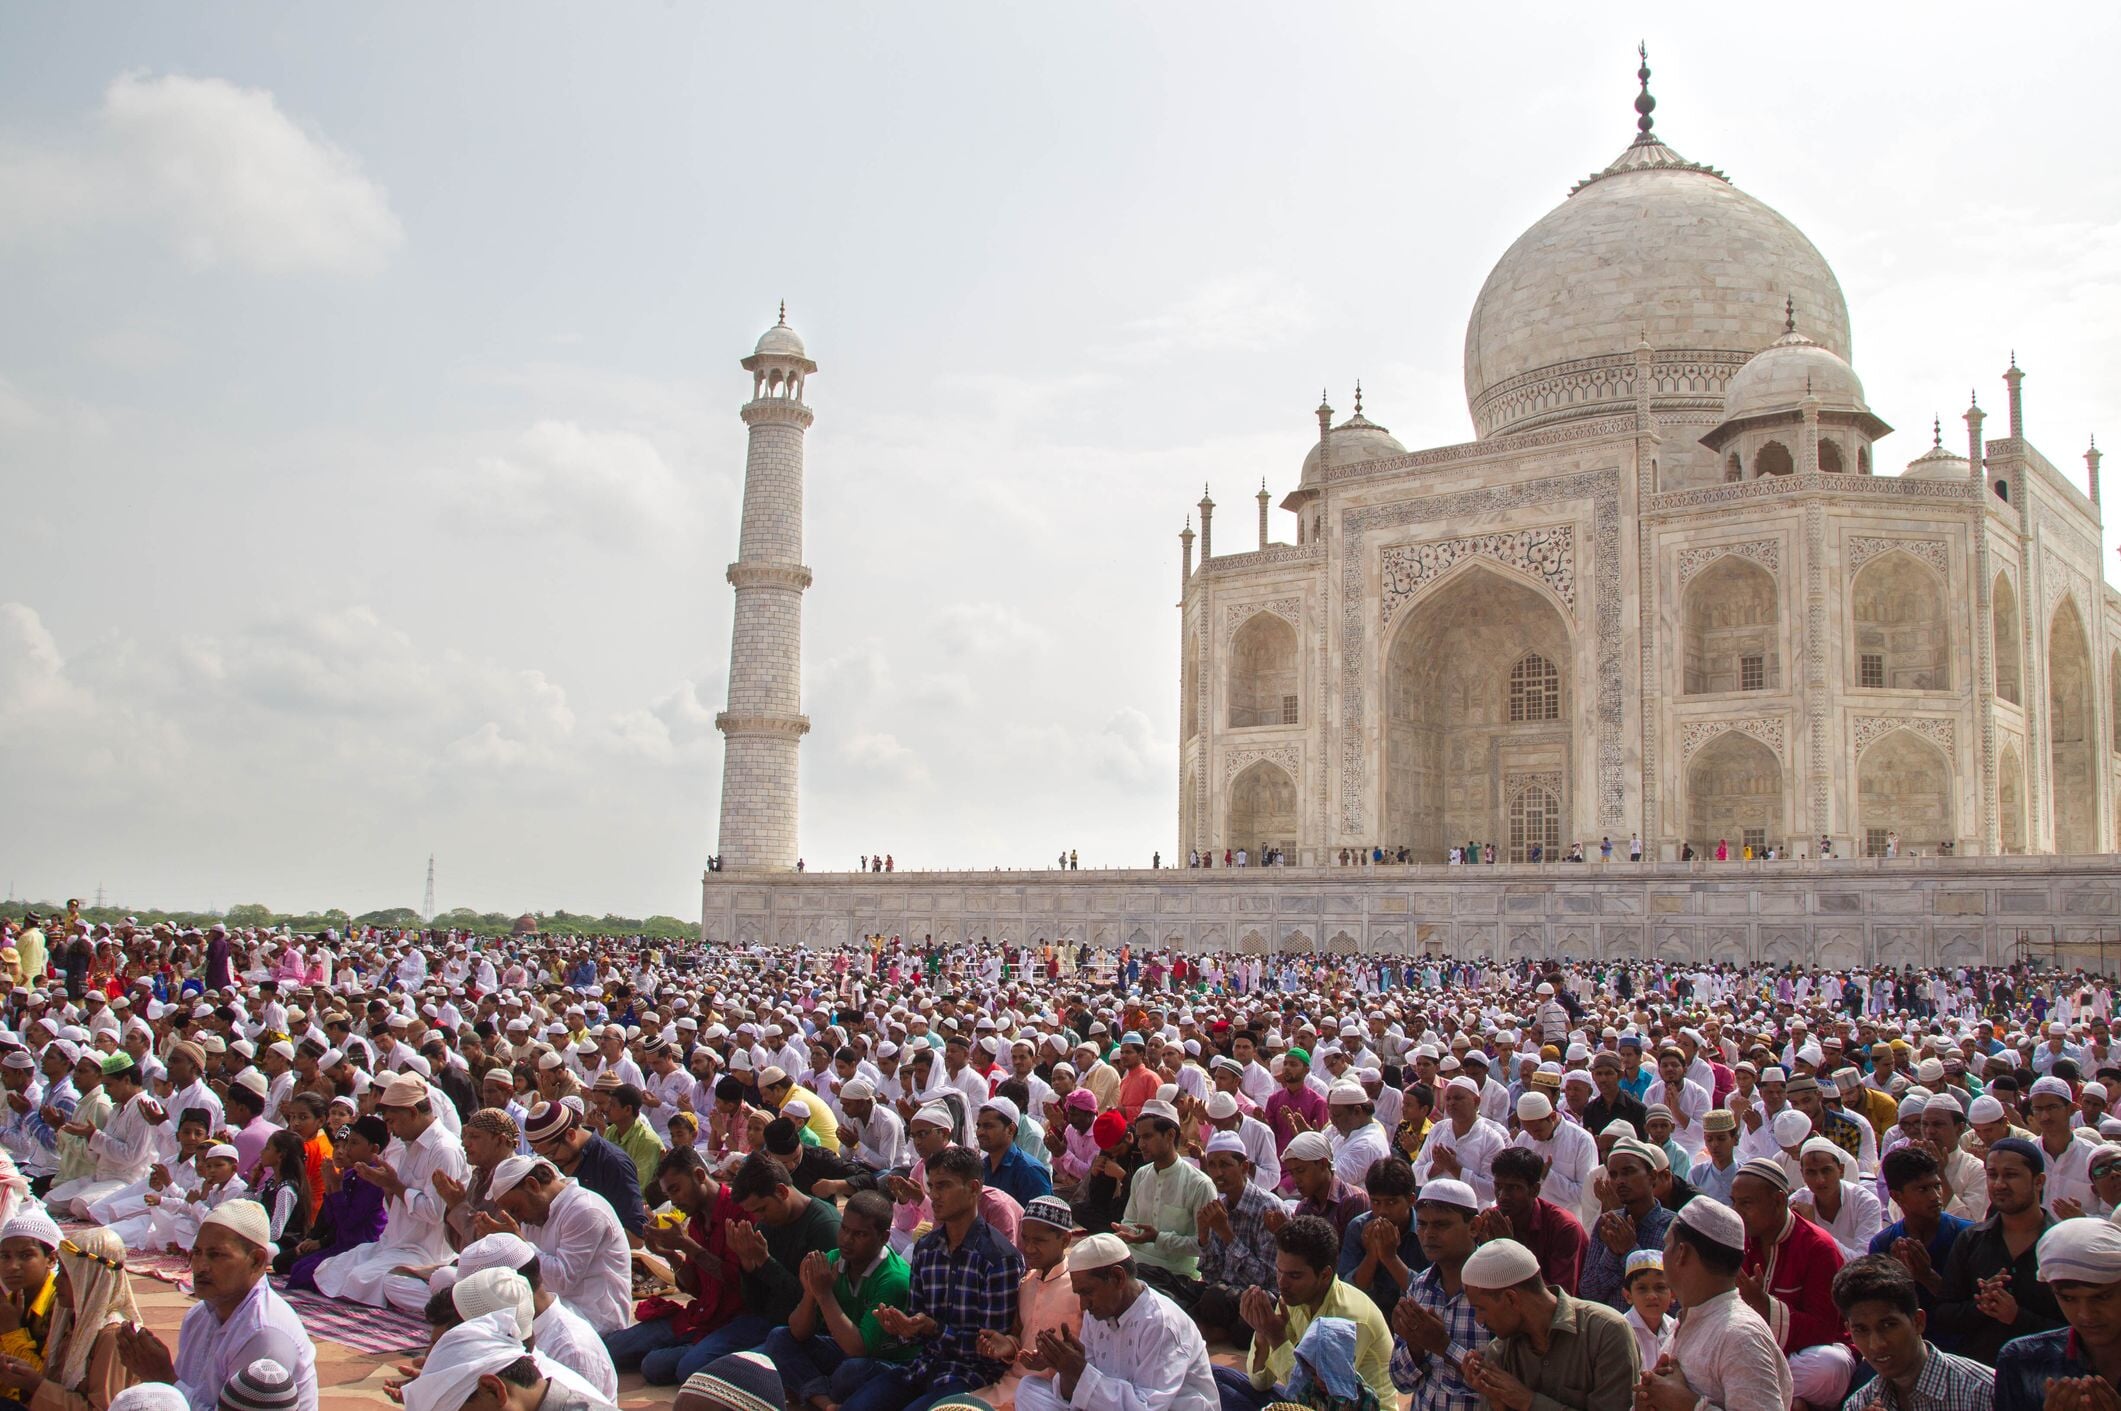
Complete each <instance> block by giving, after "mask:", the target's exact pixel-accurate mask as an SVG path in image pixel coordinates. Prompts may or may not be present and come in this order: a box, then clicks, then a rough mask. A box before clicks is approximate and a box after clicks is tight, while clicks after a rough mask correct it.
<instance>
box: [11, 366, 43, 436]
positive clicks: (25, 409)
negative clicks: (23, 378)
mask: <svg viewBox="0 0 2121 1411" xmlns="http://www.w3.org/2000/svg"><path fill="white" fill-rule="evenodd" d="M43 420H44V416H43V414H42V413H40V412H39V411H38V410H37V407H36V404H35V403H33V402H31V401H30V399H29V398H28V397H27V396H25V395H24V394H23V391H22V389H21V388H19V387H17V386H16V385H15V384H14V383H12V382H10V381H8V380H7V379H6V378H4V377H0V431H27V430H28V429H29V428H31V427H33V426H35V425H37V424H38V423H39V422H41V421H43Z"/></svg>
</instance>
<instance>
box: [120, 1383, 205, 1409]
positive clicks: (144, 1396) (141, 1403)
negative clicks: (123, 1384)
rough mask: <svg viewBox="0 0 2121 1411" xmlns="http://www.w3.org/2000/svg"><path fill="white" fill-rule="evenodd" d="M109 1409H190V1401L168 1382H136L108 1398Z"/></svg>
mask: <svg viewBox="0 0 2121 1411" xmlns="http://www.w3.org/2000/svg"><path fill="white" fill-rule="evenodd" d="M110 1411H191V1403H190V1402H189V1401H187V1400H185V1398H184V1393H183V1392H181V1391H178V1390H177V1389H176V1388H175V1387H173V1386H171V1385H170V1384H169V1383H168V1382H138V1383H135V1384H134V1385H132V1386H129V1387H127V1388H126V1389H125V1390H123V1391H121V1392H119V1393H118V1394H117V1395H116V1396H114V1397H112V1398H111V1399H110Z"/></svg>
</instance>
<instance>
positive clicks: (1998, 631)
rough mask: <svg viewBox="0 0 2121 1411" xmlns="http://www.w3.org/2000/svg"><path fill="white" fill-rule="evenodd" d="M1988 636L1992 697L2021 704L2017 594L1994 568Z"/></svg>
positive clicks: (2022, 677)
mask: <svg viewBox="0 0 2121 1411" xmlns="http://www.w3.org/2000/svg"><path fill="white" fill-rule="evenodd" d="M1988 604H1989V635H1990V640H1991V641H1992V642H1993V643H1994V644H1995V653H1996V697H1997V699H1999V700H2006V701H2009V702H2010V703H2011V704H2012V705H2023V704H2025V688H2024V686H2023V684H2022V683H2023V681H2024V679H2025V669H2024V667H2023V666H2022V665H2021V664H2020V663H2021V660H2022V658H2023V656H2024V653H2022V652H2021V651H2020V650H2019V645H2020V643H2019V639H2018V594H2017V592H2016V590H2014V589H2013V588H2012V587H2011V579H2010V575H2009V574H2007V573H2005V572H2003V571H2002V570H2001V569H1998V570H1997V572H1996V584H1995V586H1994V587H1993V588H1991V589H1990V590H1989V595H1988Z"/></svg>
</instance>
